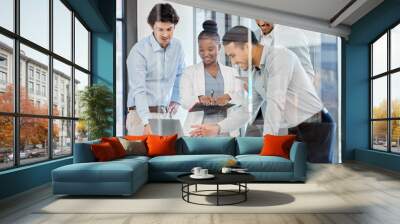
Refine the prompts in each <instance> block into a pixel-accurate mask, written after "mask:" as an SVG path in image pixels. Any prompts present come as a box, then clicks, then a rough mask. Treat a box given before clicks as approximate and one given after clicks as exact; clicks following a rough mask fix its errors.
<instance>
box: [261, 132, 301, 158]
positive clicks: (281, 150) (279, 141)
mask: <svg viewBox="0 0 400 224" xmlns="http://www.w3.org/2000/svg"><path fill="white" fill-rule="evenodd" d="M295 138H296V135H283V136H275V135H265V136H264V145H263V148H262V149H261V152H260V155H262V156H280V157H284V158H286V159H289V155H290V148H291V147H292V144H293V142H294V140H295Z"/></svg>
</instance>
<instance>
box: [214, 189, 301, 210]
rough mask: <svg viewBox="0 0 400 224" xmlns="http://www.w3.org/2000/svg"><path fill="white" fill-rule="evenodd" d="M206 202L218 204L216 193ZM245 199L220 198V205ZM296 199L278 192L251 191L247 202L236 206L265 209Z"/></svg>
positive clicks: (237, 197) (239, 197)
mask: <svg viewBox="0 0 400 224" xmlns="http://www.w3.org/2000/svg"><path fill="white" fill-rule="evenodd" d="M209 195H210V196H207V198H206V201H207V202H208V203H210V204H216V203H217V202H216V201H217V200H216V192H215V193H211V194H209ZM241 199H243V195H238V196H227V197H220V203H222V204H229V203H233V202H236V201H240V200H241ZM295 200H296V199H295V198H294V197H293V196H292V195H290V194H285V193H280V192H276V191H261V190H251V191H249V192H248V194H247V201H245V202H242V203H239V204H236V206H242V207H265V206H278V205H285V204H290V203H292V202H294V201H295Z"/></svg>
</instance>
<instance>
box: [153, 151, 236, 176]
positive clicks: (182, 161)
mask: <svg viewBox="0 0 400 224" xmlns="http://www.w3.org/2000/svg"><path fill="white" fill-rule="evenodd" d="M230 159H235V158H234V157H233V156H231V155H217V154H213V155H174V156H158V157H154V158H152V159H150V160H149V170H150V171H151V172H155V171H163V172H190V171H191V170H192V168H193V167H197V166H199V167H203V168H205V169H209V170H210V171H212V172H216V171H219V170H220V169H221V168H222V167H223V166H224V165H225V164H226V163H227V161H228V160H230Z"/></svg>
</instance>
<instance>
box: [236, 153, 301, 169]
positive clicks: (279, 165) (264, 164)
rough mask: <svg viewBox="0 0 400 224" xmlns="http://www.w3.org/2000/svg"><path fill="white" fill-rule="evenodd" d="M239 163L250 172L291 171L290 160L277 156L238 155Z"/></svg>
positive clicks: (291, 164)
mask: <svg viewBox="0 0 400 224" xmlns="http://www.w3.org/2000/svg"><path fill="white" fill-rule="evenodd" d="M236 160H238V161H239V165H240V167H242V168H247V169H248V170H249V171H250V172H293V163H292V161H290V160H288V159H285V158H283V157H278V156H260V155H239V156H236Z"/></svg>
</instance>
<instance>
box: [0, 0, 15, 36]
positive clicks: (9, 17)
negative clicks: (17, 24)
mask: <svg viewBox="0 0 400 224" xmlns="http://www.w3.org/2000/svg"><path fill="white" fill-rule="evenodd" d="M13 18H14V0H1V1H0V26H1V27H3V28H6V29H8V30H10V31H14V19H13Z"/></svg>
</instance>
